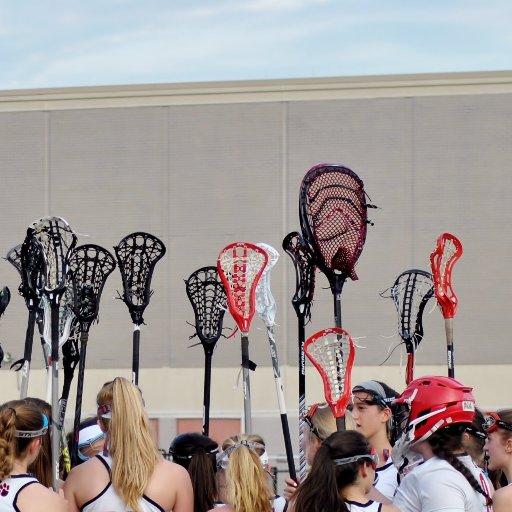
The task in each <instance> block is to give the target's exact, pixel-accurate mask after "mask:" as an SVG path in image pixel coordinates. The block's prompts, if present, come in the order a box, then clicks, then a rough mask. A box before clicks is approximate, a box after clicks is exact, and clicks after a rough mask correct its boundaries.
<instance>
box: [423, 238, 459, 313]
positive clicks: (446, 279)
mask: <svg viewBox="0 0 512 512" xmlns="http://www.w3.org/2000/svg"><path fill="white" fill-rule="evenodd" d="M461 256H462V244H461V242H460V240H459V239H458V238H457V237H456V236H454V235H452V234H450V233H443V234H442V235H440V236H439V238H438V239H437V244H436V248H435V250H434V252H433V253H432V254H431V255H430V265H431V267H432V275H433V276H434V292H435V294H436V298H437V303H438V304H439V306H440V308H441V310H442V312H443V316H444V318H453V317H454V316H455V314H456V313H457V307H458V305H459V300H458V299H457V295H455V292H454V291H453V288H452V270H453V266H454V265H455V263H456V262H457V260H458V259H459V258H460V257H461Z"/></svg>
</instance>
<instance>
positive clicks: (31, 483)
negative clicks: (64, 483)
mask: <svg viewBox="0 0 512 512" xmlns="http://www.w3.org/2000/svg"><path fill="white" fill-rule="evenodd" d="M48 424H49V421H48V417H47V416H45V415H43V414H42V413H41V412H40V410H39V409H38V408H37V407H36V406H35V405H33V404H31V403H28V402H26V401H24V400H15V401H12V402H7V403H6V404H4V405H2V406H1V407H0V510H2V511H9V510H12V511H17V512H29V511H33V510H51V511H52V512H54V511H55V512H65V511H66V503H65V501H64V500H63V499H62V498H61V497H60V496H59V495H58V494H56V493H54V492H53V491H51V490H50V489H48V488H47V487H45V486H44V485H42V484H40V483H39V482H38V480H37V479H36V478H34V477H33V476H31V475H29V474H28V467H29V466H30V465H31V464H33V463H34V461H35V460H36V459H37V457H38V455H39V452H40V450H41V444H42V437H43V436H44V435H45V434H46V432H47V431H48Z"/></svg>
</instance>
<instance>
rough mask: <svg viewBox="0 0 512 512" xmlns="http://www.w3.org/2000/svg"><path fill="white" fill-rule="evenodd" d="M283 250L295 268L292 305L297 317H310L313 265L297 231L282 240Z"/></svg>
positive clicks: (313, 284) (313, 277) (312, 293)
mask: <svg viewBox="0 0 512 512" xmlns="http://www.w3.org/2000/svg"><path fill="white" fill-rule="evenodd" d="M283 249H284V250H285V251H286V253H287V254H288V256H290V258H291V259H292V262H293V266H294V267H295V294H294V295H293V297H292V305H293V308H294V309H295V312H296V313H297V315H298V316H300V315H304V317H305V318H307V319H309V318H310V316H311V303H312V302H313V295H314V292H315V265H314V263H313V256H312V255H311V253H310V252H309V249H308V247H307V245H306V244H305V243H304V240H303V238H302V236H301V235H300V234H299V233H297V231H292V232H291V233H288V234H287V235H286V236H285V237H284V239H283Z"/></svg>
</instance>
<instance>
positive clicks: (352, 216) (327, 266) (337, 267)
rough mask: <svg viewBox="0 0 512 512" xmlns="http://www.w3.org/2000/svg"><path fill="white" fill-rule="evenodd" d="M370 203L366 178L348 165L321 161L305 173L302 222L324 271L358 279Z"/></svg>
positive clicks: (300, 201) (300, 208)
mask: <svg viewBox="0 0 512 512" xmlns="http://www.w3.org/2000/svg"><path fill="white" fill-rule="evenodd" d="M367 207H368V205H367V204H366V194H365V191H364V185H363V182H362V181H361V180H360V179H359V177H358V176H357V174H356V173H354V172H353V171H351V170H350V169H348V168H347V167H343V166H341V165H336V164H318V165H316V166H314V167H312V168H311V169H310V170H309V171H308V172H307V173H306V175H305V176H304V178H303V180H302V183H301V188H300V200H299V210H300V222H301V227H302V231H303V233H304V235H305V238H306V240H307V243H308V244H310V245H311V247H312V249H313V253H314V254H315V257H316V260H317V261H316V263H317V264H318V266H319V267H320V268H321V269H322V271H324V272H325V270H327V271H328V272H341V273H343V274H345V275H346V276H348V277H350V278H351V279H353V280H355V279H357V275H356V273H355V270H354V266H355V264H356V262H357V260H358V258H359V255H360V254H361V251H362V250H363V246H364V243H365V240H366V227H367Z"/></svg>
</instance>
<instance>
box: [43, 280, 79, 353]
mask: <svg viewBox="0 0 512 512" xmlns="http://www.w3.org/2000/svg"><path fill="white" fill-rule="evenodd" d="M41 301H42V303H43V310H44V328H43V337H44V341H45V343H46V344H47V345H48V347H51V346H52V332H51V317H52V315H51V305H50V301H49V300H48V298H47V297H46V295H43V296H42V297H41ZM72 303H73V291H72V288H71V287H68V289H67V290H66V292H65V293H64V296H63V297H62V299H61V302H60V304H59V347H62V345H64V343H66V341H67V340H68V338H69V335H70V334H71V327H72V324H73V320H74V319H75V318H76V316H75V313H73V310H72V309H71V304H72Z"/></svg>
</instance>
